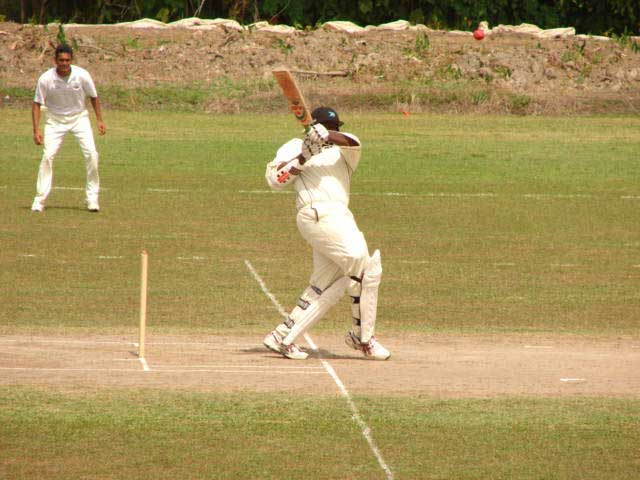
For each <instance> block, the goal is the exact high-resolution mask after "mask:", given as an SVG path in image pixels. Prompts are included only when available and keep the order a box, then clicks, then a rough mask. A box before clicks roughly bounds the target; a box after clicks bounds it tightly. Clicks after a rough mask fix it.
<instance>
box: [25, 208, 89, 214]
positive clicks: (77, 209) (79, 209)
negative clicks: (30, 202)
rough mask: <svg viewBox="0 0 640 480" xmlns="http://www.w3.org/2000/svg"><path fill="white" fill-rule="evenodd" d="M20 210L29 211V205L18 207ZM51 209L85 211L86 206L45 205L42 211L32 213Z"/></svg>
mask: <svg viewBox="0 0 640 480" xmlns="http://www.w3.org/2000/svg"><path fill="white" fill-rule="evenodd" d="M20 209H21V210H29V211H31V207H20ZM53 210H75V211H82V212H87V207H65V206H52V207H45V209H44V212H33V214H34V215H35V214H42V213H45V212H47V211H53ZM88 213H95V212H88Z"/></svg>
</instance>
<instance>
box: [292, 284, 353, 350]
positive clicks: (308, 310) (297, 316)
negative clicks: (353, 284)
mask: <svg viewBox="0 0 640 480" xmlns="http://www.w3.org/2000/svg"><path fill="white" fill-rule="evenodd" d="M348 283H349V277H342V278H340V279H339V280H336V281H335V282H334V283H333V284H331V286H330V287H329V288H327V289H326V290H324V291H323V292H322V293H320V294H318V293H316V292H315V291H313V290H311V292H313V294H311V295H309V294H307V293H308V292H309V290H310V289H307V290H305V294H307V295H305V294H303V297H306V299H305V298H302V299H301V300H302V301H303V302H306V304H304V306H300V305H299V306H297V307H295V308H294V309H293V311H292V312H291V315H290V316H289V318H291V319H292V320H293V321H294V322H295V324H294V325H293V327H292V328H291V331H290V332H289V334H288V335H287V336H286V337H285V338H284V340H283V341H282V343H283V344H285V345H291V344H292V343H294V342H295V341H296V339H297V338H298V337H299V336H300V335H302V334H304V333H305V332H306V331H307V330H309V329H310V328H311V327H313V325H315V323H316V322H317V321H318V320H320V319H321V318H322V317H323V316H324V315H325V314H326V313H327V312H328V311H329V309H330V308H331V307H333V306H334V305H335V304H336V303H338V301H339V300H340V299H341V298H342V296H343V295H344V291H345V289H346V288H347V284H348ZM311 292H309V293H311Z"/></svg>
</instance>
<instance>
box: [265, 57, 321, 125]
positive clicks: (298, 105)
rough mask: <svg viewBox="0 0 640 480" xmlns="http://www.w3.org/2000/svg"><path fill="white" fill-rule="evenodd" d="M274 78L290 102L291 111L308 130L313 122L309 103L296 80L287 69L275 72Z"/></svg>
mask: <svg viewBox="0 0 640 480" xmlns="http://www.w3.org/2000/svg"><path fill="white" fill-rule="evenodd" d="M273 76H274V77H276V80H277V82H278V84H279V85H280V88H281V89H282V93H283V94H284V96H285V98H286V99H287V102H289V109H290V110H291V112H292V113H293V115H294V116H295V117H296V119H297V120H298V121H299V122H300V123H301V124H302V125H303V126H304V128H305V129H307V128H308V127H309V125H311V122H312V119H311V112H310V111H309V108H308V107H307V103H306V102H305V100H304V97H303V96H302V92H301V91H300V88H299V87H298V84H297V83H296V80H295V78H293V75H292V74H291V72H290V71H289V70H286V69H279V70H274V71H273Z"/></svg>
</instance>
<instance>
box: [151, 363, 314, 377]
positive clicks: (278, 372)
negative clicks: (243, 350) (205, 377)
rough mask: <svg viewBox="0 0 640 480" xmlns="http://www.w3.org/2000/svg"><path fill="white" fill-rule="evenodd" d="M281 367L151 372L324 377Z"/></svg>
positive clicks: (157, 369) (179, 369)
mask: <svg viewBox="0 0 640 480" xmlns="http://www.w3.org/2000/svg"><path fill="white" fill-rule="evenodd" d="M280 368H281V367H276V368H274V367H271V369H270V370H267V371H264V370H259V369H256V370H234V369H232V368H193V369H190V368H175V369H174V368H160V369H159V368H156V367H155V365H154V367H153V371H154V372H156V373H233V374H238V373H244V374H255V373H257V374H259V375H269V374H270V375H283V374H286V375H290V374H292V373H295V374H296V375H324V374H325V372H324V371H322V370H317V371H309V370H300V371H295V370H281V369H280Z"/></svg>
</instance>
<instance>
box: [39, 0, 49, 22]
mask: <svg viewBox="0 0 640 480" xmlns="http://www.w3.org/2000/svg"><path fill="white" fill-rule="evenodd" d="M47 1H48V0H42V3H41V4H40V24H41V25H44V22H45V20H46V18H47Z"/></svg>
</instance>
